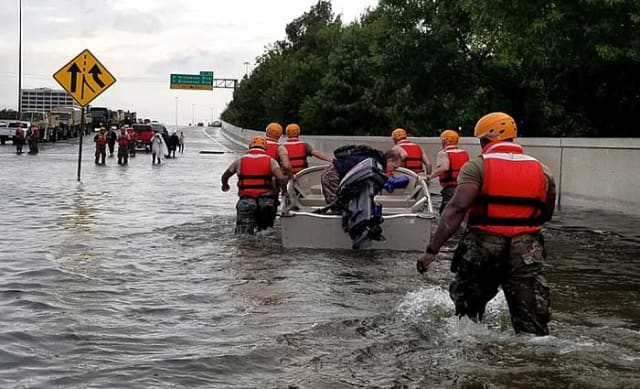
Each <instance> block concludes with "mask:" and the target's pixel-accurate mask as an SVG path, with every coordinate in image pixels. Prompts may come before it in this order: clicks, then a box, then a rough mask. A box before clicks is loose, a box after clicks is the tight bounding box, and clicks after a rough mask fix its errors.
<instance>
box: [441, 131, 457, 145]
mask: <svg viewBox="0 0 640 389" xmlns="http://www.w3.org/2000/svg"><path fill="white" fill-rule="evenodd" d="M459 138H460V137H459V136H458V133H457V132H455V131H454V130H444V131H442V134H440V139H442V142H444V144H445V145H446V146H455V145H457V144H458V139H459Z"/></svg>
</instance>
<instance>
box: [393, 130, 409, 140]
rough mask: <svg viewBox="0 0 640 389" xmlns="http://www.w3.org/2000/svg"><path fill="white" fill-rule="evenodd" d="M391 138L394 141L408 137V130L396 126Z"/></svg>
mask: <svg viewBox="0 0 640 389" xmlns="http://www.w3.org/2000/svg"><path fill="white" fill-rule="evenodd" d="M391 139H393V141H394V142H397V141H399V140H402V139H407V131H405V130H404V129H403V128H396V129H395V130H393V132H392V133H391Z"/></svg>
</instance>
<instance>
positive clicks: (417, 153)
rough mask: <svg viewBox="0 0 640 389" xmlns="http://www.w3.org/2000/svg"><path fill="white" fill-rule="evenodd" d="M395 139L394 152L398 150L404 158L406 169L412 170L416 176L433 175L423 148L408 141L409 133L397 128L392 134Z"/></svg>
mask: <svg viewBox="0 0 640 389" xmlns="http://www.w3.org/2000/svg"><path fill="white" fill-rule="evenodd" d="M391 138H392V139H393V143H395V146H393V149H394V150H398V151H399V152H400V155H401V156H402V161H403V164H404V166H403V167H405V168H407V169H409V170H412V171H413V172H415V173H416V174H421V175H424V174H427V175H429V174H431V162H429V157H427V154H425V153H424V151H422V147H420V145H417V144H415V143H412V142H409V140H408V139H407V131H405V130H404V129H402V128H396V129H395V130H393V132H392V133H391Z"/></svg>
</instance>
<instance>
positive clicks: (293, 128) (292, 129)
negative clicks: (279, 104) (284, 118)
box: [286, 123, 300, 138]
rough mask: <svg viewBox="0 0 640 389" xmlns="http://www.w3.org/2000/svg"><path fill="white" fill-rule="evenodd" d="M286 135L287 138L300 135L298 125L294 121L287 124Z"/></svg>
mask: <svg viewBox="0 0 640 389" xmlns="http://www.w3.org/2000/svg"><path fill="white" fill-rule="evenodd" d="M286 131H287V137H288V138H295V137H298V136H300V126H299V125H297V124H295V123H291V124H289V125H288V126H287V130H286Z"/></svg>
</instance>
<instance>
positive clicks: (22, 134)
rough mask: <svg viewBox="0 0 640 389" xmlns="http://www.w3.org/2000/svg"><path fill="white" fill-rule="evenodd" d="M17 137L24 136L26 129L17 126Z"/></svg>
mask: <svg viewBox="0 0 640 389" xmlns="http://www.w3.org/2000/svg"><path fill="white" fill-rule="evenodd" d="M16 138H20V139H22V138H24V131H23V130H22V128H16Z"/></svg>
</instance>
